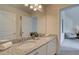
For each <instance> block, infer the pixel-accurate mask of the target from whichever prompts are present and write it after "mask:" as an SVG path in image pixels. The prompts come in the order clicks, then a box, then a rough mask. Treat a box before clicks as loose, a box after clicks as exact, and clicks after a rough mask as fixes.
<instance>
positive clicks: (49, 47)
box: [47, 39, 56, 55]
mask: <svg viewBox="0 0 79 59" xmlns="http://www.w3.org/2000/svg"><path fill="white" fill-rule="evenodd" d="M55 52H56V40H55V39H53V40H51V41H50V42H49V43H48V44H47V55H53V54H55Z"/></svg>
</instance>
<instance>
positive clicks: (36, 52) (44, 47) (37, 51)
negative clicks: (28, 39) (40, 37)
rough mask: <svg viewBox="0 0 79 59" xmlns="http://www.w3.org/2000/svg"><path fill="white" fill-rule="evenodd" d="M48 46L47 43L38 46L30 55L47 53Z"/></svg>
mask: <svg viewBox="0 0 79 59" xmlns="http://www.w3.org/2000/svg"><path fill="white" fill-rule="evenodd" d="M46 47H47V45H44V46H42V47H40V48H38V49H37V50H35V51H33V52H32V53H30V54H29V55H46Z"/></svg>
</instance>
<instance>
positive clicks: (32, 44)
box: [17, 41, 36, 50]
mask: <svg viewBox="0 0 79 59" xmlns="http://www.w3.org/2000/svg"><path fill="white" fill-rule="evenodd" d="M35 45H36V43H35V42H31V41H28V42H26V43H23V44H21V45H19V46H18V47H17V48H18V49H19V50H29V49H32V48H34V47H35Z"/></svg>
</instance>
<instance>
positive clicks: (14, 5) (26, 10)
mask: <svg viewBox="0 0 79 59" xmlns="http://www.w3.org/2000/svg"><path fill="white" fill-rule="evenodd" d="M8 5H9V6H11V7H15V8H18V9H20V10H23V11H25V12H28V13H33V12H34V11H33V10H31V9H29V8H28V7H25V6H24V4H8ZM42 6H43V11H44V9H45V7H46V6H47V5H46V4H42Z"/></svg>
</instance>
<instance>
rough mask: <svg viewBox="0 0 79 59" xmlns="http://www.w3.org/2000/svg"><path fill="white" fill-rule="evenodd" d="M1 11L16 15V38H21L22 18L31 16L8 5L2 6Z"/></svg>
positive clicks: (0, 6)
mask: <svg viewBox="0 0 79 59" xmlns="http://www.w3.org/2000/svg"><path fill="white" fill-rule="evenodd" d="M0 10H2V11H7V12H11V13H14V14H16V37H17V39H19V38H20V23H21V22H20V16H30V14H28V13H27V12H24V11H22V10H19V9H17V8H13V7H10V6H8V5H0Z"/></svg>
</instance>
